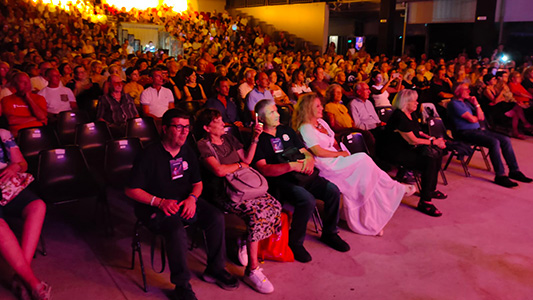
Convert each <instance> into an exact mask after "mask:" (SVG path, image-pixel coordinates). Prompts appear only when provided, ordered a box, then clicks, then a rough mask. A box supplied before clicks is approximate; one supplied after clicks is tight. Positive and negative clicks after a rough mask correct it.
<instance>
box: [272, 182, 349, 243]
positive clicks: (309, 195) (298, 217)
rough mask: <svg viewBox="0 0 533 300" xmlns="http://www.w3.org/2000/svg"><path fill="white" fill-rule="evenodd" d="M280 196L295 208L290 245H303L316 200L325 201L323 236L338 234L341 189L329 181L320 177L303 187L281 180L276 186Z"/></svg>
mask: <svg viewBox="0 0 533 300" xmlns="http://www.w3.org/2000/svg"><path fill="white" fill-rule="evenodd" d="M276 185H277V186H276V187H277V188H278V195H279V198H278V199H280V200H281V201H282V202H288V203H290V204H291V205H293V206H294V214H293V216H292V223H291V229H290V231H289V244H290V245H302V244H303V242H304V240H305V232H306V230H307V222H308V221H309V218H311V215H312V214H313V212H314V210H315V206H316V198H318V199H320V200H322V201H324V219H323V223H324V228H323V229H322V232H323V234H334V233H337V232H338V229H337V223H338V222H339V205H340V204H339V203H340V194H341V193H340V191H339V188H338V187H337V186H336V185H335V184H333V183H331V182H329V181H328V180H326V179H324V178H322V177H320V176H318V177H317V178H316V179H315V180H313V181H312V182H310V183H308V184H307V186H306V187H302V186H299V185H296V184H294V183H291V182H289V181H287V180H279V181H278V182H277V184H276Z"/></svg>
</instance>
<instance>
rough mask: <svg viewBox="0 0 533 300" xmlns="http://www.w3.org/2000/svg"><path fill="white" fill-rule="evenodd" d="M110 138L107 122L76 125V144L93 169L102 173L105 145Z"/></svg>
mask: <svg viewBox="0 0 533 300" xmlns="http://www.w3.org/2000/svg"><path fill="white" fill-rule="evenodd" d="M109 140H111V133H110V131H109V127H108V126H107V123H105V122H102V121H98V122H91V123H85V124H78V125H77V126H76V145H78V146H79V147H80V149H81V150H82V152H83V155H84V156H85V159H86V160H87V163H88V164H89V166H90V168H91V169H92V170H93V171H96V172H98V174H102V173H103V169H104V158H105V147H106V144H107V141H109Z"/></svg>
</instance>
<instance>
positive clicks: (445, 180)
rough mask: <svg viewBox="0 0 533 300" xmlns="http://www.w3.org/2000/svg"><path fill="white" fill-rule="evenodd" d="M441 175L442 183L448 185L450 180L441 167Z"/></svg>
mask: <svg viewBox="0 0 533 300" xmlns="http://www.w3.org/2000/svg"><path fill="white" fill-rule="evenodd" d="M440 177H442V183H444V185H448V180H447V179H446V175H444V171H443V170H442V169H440Z"/></svg>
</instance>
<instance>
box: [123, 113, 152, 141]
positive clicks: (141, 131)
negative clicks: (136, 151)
mask: <svg viewBox="0 0 533 300" xmlns="http://www.w3.org/2000/svg"><path fill="white" fill-rule="evenodd" d="M126 137H136V138H139V139H140V140H141V143H142V145H143V147H146V146H148V145H149V144H151V143H153V142H157V141H159V132H158V131H157V128H156V126H155V122H154V119H152V118H150V117H144V118H134V119H129V120H128V124H127V126H126Z"/></svg>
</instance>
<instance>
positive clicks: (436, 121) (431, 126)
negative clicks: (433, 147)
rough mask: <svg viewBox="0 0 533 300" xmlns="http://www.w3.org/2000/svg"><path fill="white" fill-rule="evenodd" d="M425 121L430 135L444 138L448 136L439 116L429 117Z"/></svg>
mask: <svg viewBox="0 0 533 300" xmlns="http://www.w3.org/2000/svg"><path fill="white" fill-rule="evenodd" d="M427 123H428V132H429V135H430V136H434V137H436V138H444V139H447V138H448V135H447V133H446V127H445V126H444V122H442V119H441V118H429V119H427Z"/></svg>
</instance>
